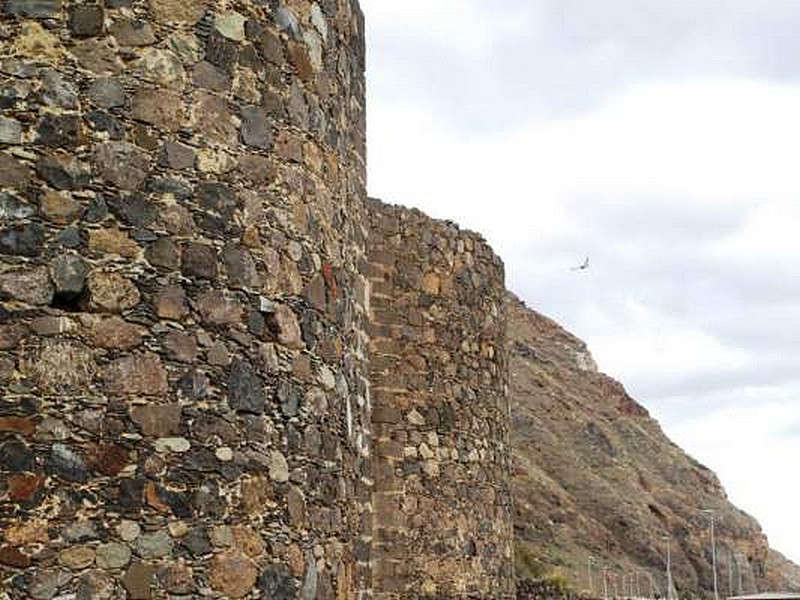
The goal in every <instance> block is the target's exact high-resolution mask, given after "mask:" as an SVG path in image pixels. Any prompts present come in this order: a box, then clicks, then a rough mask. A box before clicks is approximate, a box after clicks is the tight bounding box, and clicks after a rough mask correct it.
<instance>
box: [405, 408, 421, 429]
mask: <svg viewBox="0 0 800 600" xmlns="http://www.w3.org/2000/svg"><path fill="white" fill-rule="evenodd" d="M406 421H408V422H409V423H411V425H416V426H417V427H422V426H423V425H425V417H423V416H422V415H421V414H420V413H419V411H418V410H417V409H416V408H415V409H413V410H412V411H411V412H409V413H408V414H407V415H406Z"/></svg>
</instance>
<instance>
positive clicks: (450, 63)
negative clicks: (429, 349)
mask: <svg viewBox="0 0 800 600" xmlns="http://www.w3.org/2000/svg"><path fill="white" fill-rule="evenodd" d="M361 4H362V7H363V8H364V11H365V13H366V17H367V32H368V35H367V37H368V65H367V68H368V94H369V100H368V115H369V117H368V127H369V130H368V131H369V133H368V137H369V151H368V154H369V190H370V193H371V194H372V195H374V196H377V197H381V198H383V199H384V200H386V201H390V202H394V203H400V204H406V205H410V206H416V207H419V208H421V209H423V210H425V211H426V212H428V213H429V214H431V215H432V216H435V217H440V218H448V219H452V220H455V221H457V222H459V223H460V224H461V225H463V226H466V227H468V228H470V229H475V230H478V231H480V232H482V233H483V234H484V235H485V236H486V237H487V239H488V240H489V241H490V242H491V243H492V245H493V246H494V248H495V249H496V250H497V251H498V252H499V253H500V254H501V255H502V256H503V258H504V260H505V263H506V269H507V277H508V283H509V287H510V288H511V289H512V290H513V291H515V292H516V293H517V294H518V295H519V296H521V297H522V298H523V299H524V300H525V301H526V302H527V303H528V305H529V306H531V307H533V308H535V309H536V310H539V311H541V312H543V313H545V314H547V315H549V316H551V317H554V318H555V319H557V320H558V321H560V322H561V323H562V324H563V325H564V326H565V327H567V328H568V329H570V330H571V331H572V332H573V333H575V334H577V335H578V336H579V337H581V338H583V339H584V340H586V341H587V343H588V344H589V346H590V348H591V350H592V351H593V354H594V355H595V358H596V359H597V361H598V363H599V365H600V367H601V369H602V370H603V371H605V372H607V373H609V374H610V375H612V376H614V377H615V378H617V379H619V380H621V381H622V382H623V383H624V384H625V385H626V386H627V388H628V390H629V391H630V392H631V393H632V394H633V395H634V396H635V397H636V398H637V399H639V400H640V401H641V402H642V403H643V404H644V405H645V406H647V407H648V409H650V411H651V412H652V413H653V414H654V415H655V416H656V417H657V418H659V419H660V420H661V421H662V423H663V425H664V427H665V429H666V431H667V433H668V434H669V435H670V436H671V437H672V438H673V439H674V440H675V441H676V442H678V443H679V444H680V445H682V446H683V447H684V448H685V449H687V450H688V451H689V452H690V453H691V454H692V455H693V456H695V457H696V458H697V459H699V460H700V461H702V462H704V463H705V464H707V465H708V466H709V467H711V468H712V469H714V470H715V471H716V472H717V473H718V474H719V475H720V477H721V479H722V481H723V483H724V484H725V486H726V488H727V490H728V492H729V495H730V496H731V498H732V500H733V501H734V502H735V503H737V504H738V505H739V506H741V507H742V508H744V509H745V510H747V511H749V512H750V513H752V514H753V515H754V516H756V517H757V518H758V519H759V520H760V521H761V523H762V525H763V526H764V528H765V530H766V531H767V533H768V535H769V536H770V541H771V542H772V545H773V546H774V547H776V548H777V549H779V550H781V551H783V552H784V553H786V554H787V555H789V556H790V557H792V558H793V559H794V560H795V561H796V562H799V563H800V518H798V517H797V503H798V498H800V476H798V473H797V470H798V467H797V465H798V457H800V176H798V173H799V172H800V169H798V161H799V160H800V152H798V144H800V118H799V117H798V114H800V35H797V31H798V27H799V26H800V2H797V1H796V0H603V1H602V2H599V1H598V0H492V2H485V0H484V1H480V2H479V1H478V0H402V1H400V0H361ZM586 256H588V257H589V258H590V268H589V269H588V270H587V271H582V272H573V271H571V270H570V267H572V266H574V265H577V264H580V263H581V262H583V260H584V258H585V257H586Z"/></svg>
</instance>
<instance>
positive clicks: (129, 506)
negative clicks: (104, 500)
mask: <svg viewBox="0 0 800 600" xmlns="http://www.w3.org/2000/svg"><path fill="white" fill-rule="evenodd" d="M143 494H144V481H142V480H141V479H130V478H126V479H123V480H122V481H120V482H119V504H120V506H121V507H122V509H123V511H125V512H127V513H131V512H139V511H140V510H141V508H142V495H143Z"/></svg>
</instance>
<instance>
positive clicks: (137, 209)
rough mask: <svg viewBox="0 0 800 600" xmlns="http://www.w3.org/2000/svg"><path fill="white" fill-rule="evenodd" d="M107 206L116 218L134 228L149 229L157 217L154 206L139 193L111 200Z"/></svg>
mask: <svg viewBox="0 0 800 600" xmlns="http://www.w3.org/2000/svg"><path fill="white" fill-rule="evenodd" d="M108 206H109V208H110V209H111V212H112V213H114V215H115V216H116V217H117V218H119V219H120V220H121V221H122V222H124V223H127V224H128V225H133V226H134V227H149V226H150V225H152V224H153V222H154V221H155V220H156V217H157V211H156V206H155V205H154V204H153V203H152V202H151V201H150V200H149V199H148V198H147V196H145V195H144V194H142V193H139V192H135V193H133V194H126V195H124V196H117V197H115V198H111V199H109V201H108Z"/></svg>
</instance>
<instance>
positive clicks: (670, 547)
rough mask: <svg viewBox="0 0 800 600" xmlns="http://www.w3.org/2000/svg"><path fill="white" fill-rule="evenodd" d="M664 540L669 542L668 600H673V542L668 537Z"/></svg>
mask: <svg viewBox="0 0 800 600" xmlns="http://www.w3.org/2000/svg"><path fill="white" fill-rule="evenodd" d="M663 539H664V541H665V542H667V600H672V540H671V539H670V537H669V536H668V535H665V536H664V537H663Z"/></svg>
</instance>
